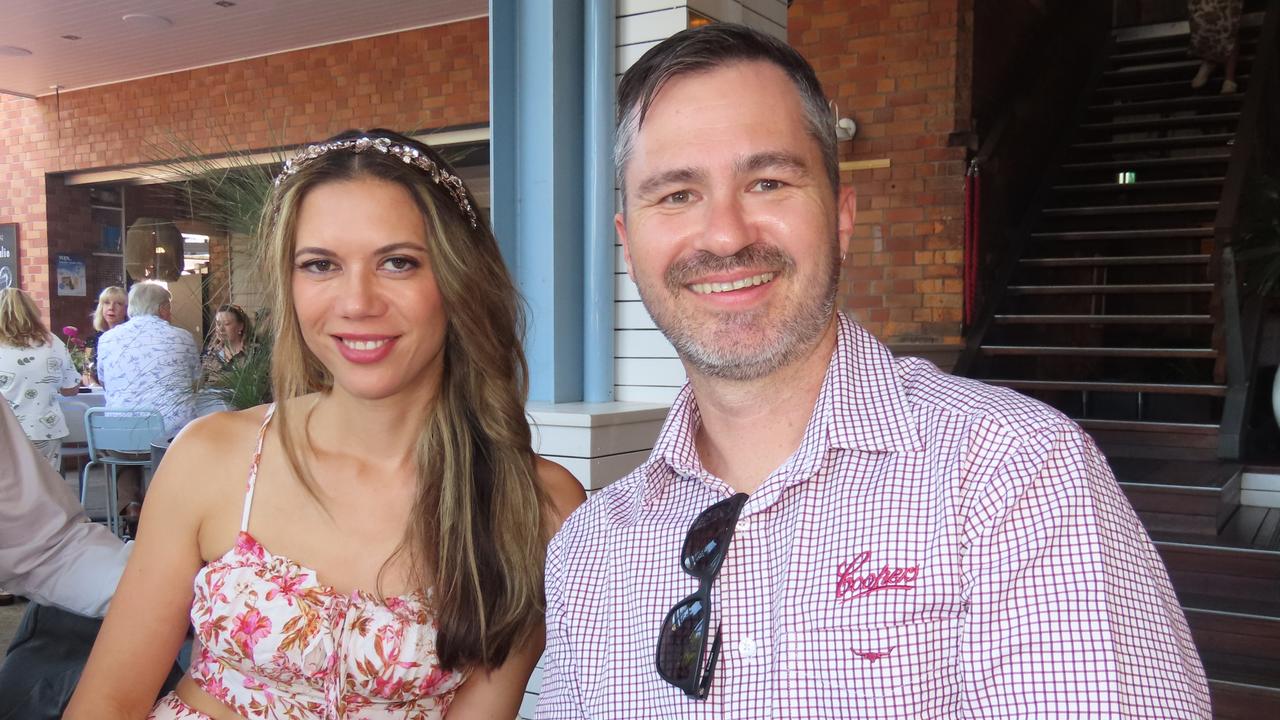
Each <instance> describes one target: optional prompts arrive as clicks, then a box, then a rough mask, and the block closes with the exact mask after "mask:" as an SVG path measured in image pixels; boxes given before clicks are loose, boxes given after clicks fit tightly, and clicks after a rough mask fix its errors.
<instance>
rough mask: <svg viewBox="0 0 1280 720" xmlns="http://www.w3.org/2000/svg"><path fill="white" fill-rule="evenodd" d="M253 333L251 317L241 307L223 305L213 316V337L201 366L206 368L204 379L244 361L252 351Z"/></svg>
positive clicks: (206, 379)
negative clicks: (250, 322) (246, 355)
mask: <svg viewBox="0 0 1280 720" xmlns="http://www.w3.org/2000/svg"><path fill="white" fill-rule="evenodd" d="M252 338H253V331H252V329H251V326H250V324H249V315H248V313H246V312H245V311H244V309H243V308H241V307H240V306H239V305H223V306H221V307H219V308H218V312H217V313H215V314H214V316H213V337H212V338H210V339H209V345H208V347H206V348H205V351H204V357H203V358H202V359H201V365H203V367H204V379H205V381H206V382H207V381H208V380H209V379H210V378H211V377H214V376H216V375H217V374H218V373H220V372H222V371H224V370H226V369H227V368H229V367H231V365H232V364H233V363H236V362H240V361H242V360H244V357H245V354H246V353H247V352H248V351H249V350H250V349H251V347H252V345H251V339H252Z"/></svg>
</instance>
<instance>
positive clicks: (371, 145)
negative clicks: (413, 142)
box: [275, 136, 478, 228]
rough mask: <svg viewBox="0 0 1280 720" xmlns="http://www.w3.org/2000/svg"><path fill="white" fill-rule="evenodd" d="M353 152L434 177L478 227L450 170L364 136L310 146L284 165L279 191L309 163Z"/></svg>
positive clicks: (408, 149) (414, 152) (413, 151)
mask: <svg viewBox="0 0 1280 720" xmlns="http://www.w3.org/2000/svg"><path fill="white" fill-rule="evenodd" d="M347 150H349V151H351V152H354V153H362V152H364V151H365V150H377V151H378V152H380V153H384V154H386V155H393V156H395V157H398V158H400V159H401V160H403V161H404V162H405V164H406V165H412V166H414V167H416V168H418V169H419V170H422V171H423V172H425V173H427V175H428V176H430V177H431V181H432V182H434V183H435V184H437V185H439V186H440V187H442V188H444V189H445V192H447V193H449V196H450V197H452V198H453V201H454V202H455V203H457V205H458V208H459V209H460V210H462V214H464V215H466V216H467V220H469V221H470V222H471V227H473V228H474V227H476V226H477V225H478V223H477V221H476V211H475V210H474V209H473V208H472V207H471V200H470V199H468V198H467V191H466V188H465V187H464V186H463V185H462V180H461V179H459V178H458V176H457V175H454V174H452V173H450V172H449V171H448V170H445V169H444V168H442V167H440V166H439V165H437V164H436V163H435V161H434V160H432V159H431V158H429V157H427V156H426V154H425V153H423V152H422V151H421V150H419V149H418V148H416V147H412V146H409V145H401V144H399V143H396V142H393V141H392V140H390V139H389V138H385V137H368V136H361V137H358V138H350V139H347V140H335V141H333V142H327V143H320V144H317V145H308V146H306V147H305V148H302V149H301V150H299V151H298V154H296V155H294V156H293V157H291V158H289V159H288V160H286V161H285V163H284V168H282V169H281V170H280V174H279V175H277V176H276V183H275V184H276V187H279V186H280V183H281V182H283V181H284V180H285V178H287V177H289V176H290V175H293V174H294V173H296V172H298V171H299V170H301V169H302V168H303V166H305V165H306V164H307V163H309V162H311V161H312V160H315V159H316V158H318V157H321V156H323V155H327V154H329V153H331V152H339V151H347Z"/></svg>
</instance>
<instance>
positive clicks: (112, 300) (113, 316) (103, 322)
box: [84, 285, 129, 384]
mask: <svg viewBox="0 0 1280 720" xmlns="http://www.w3.org/2000/svg"><path fill="white" fill-rule="evenodd" d="M128 308H129V294H128V293H126V292H125V290H124V288H122V287H120V286H118V285H110V286H108V287H106V288H103V290H102V292H100V293H98V307H97V308H95V309H94V311H93V329H94V330H96V331H97V332H96V333H95V334H93V335H90V336H89V337H88V338H87V339H86V340H85V352H86V353H87V356H86V358H87V367H86V369H85V373H84V382H85V384H98V383H99V381H98V364H97V362H96V359H97V354H98V338H99V337H101V336H102V333H104V332H106V331H108V330H110V329H111V328H113V327H115V326H117V325H119V324H120V323H122V322H124V321H125V320H128V319H129V318H128V315H127V310H128Z"/></svg>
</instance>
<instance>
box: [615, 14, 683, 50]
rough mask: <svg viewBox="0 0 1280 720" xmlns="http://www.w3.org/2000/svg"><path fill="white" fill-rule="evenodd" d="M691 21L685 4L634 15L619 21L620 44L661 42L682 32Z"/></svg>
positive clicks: (621, 45)
mask: <svg viewBox="0 0 1280 720" xmlns="http://www.w3.org/2000/svg"><path fill="white" fill-rule="evenodd" d="M688 22H689V10H688V9H687V8H685V7H683V6H680V7H671V8H668V9H665V10H657V11H654V12H647V13H643V14H640V15H634V16H632V17H629V18H627V19H626V22H620V23H618V38H617V39H618V46H619V47H626V46H628V45H639V44H641V43H655V42H661V41H662V39H663V38H667V37H671V35H672V34H674V33H677V32H680V31H681V30H683V29H684V28H685V26H686V25H687V24H688Z"/></svg>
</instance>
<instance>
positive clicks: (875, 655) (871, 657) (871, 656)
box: [853, 645, 898, 663]
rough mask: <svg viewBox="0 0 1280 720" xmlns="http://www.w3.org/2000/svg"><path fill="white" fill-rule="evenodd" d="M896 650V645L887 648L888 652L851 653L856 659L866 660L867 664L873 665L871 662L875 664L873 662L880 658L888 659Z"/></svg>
mask: <svg viewBox="0 0 1280 720" xmlns="http://www.w3.org/2000/svg"><path fill="white" fill-rule="evenodd" d="M897 649H898V646H897V645H894V646H893V647H891V648H889V649H888V650H885V651H884V652H877V651H875V650H867V651H865V652H864V651H862V650H854V651H853V654H854V655H857V656H858V657H860V658H862V659H863V660H866V661H867V662H869V663H873V662H875V661H877V660H879V659H880V658H887V657H889V655H890V654H891V653H892V652H893V651H894V650H897Z"/></svg>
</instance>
